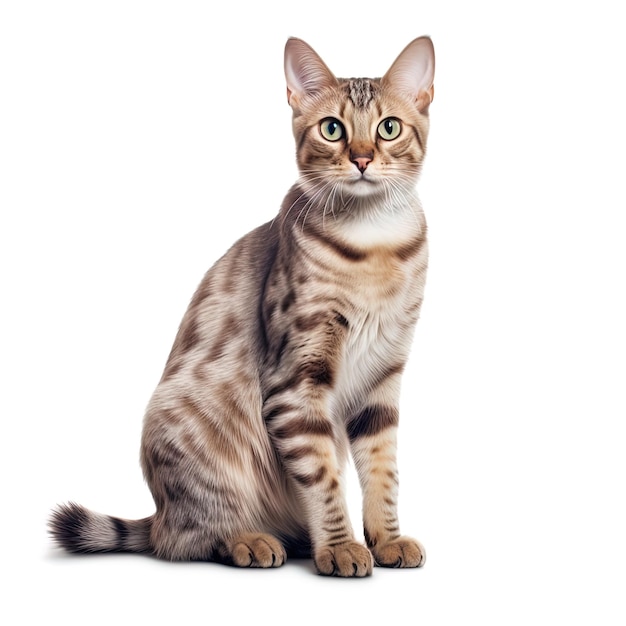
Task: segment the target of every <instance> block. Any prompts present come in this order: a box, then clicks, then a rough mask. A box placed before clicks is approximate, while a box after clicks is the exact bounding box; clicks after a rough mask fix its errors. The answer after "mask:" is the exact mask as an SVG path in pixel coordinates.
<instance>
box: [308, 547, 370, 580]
mask: <svg viewBox="0 0 626 626" xmlns="http://www.w3.org/2000/svg"><path fill="white" fill-rule="evenodd" d="M314 560H315V566H316V567H317V571H318V572H319V573H320V574H322V575H323V576H341V577H345V578H348V577H349V578H352V577H363V576H369V575H370V574H371V573H372V566H373V560H372V554H371V552H370V551H369V550H368V549H367V548H366V547H365V546H363V545H361V544H360V543H357V542H356V541H349V542H346V543H342V544H339V545H336V546H324V547H322V548H320V549H318V550H316V552H315V559H314Z"/></svg>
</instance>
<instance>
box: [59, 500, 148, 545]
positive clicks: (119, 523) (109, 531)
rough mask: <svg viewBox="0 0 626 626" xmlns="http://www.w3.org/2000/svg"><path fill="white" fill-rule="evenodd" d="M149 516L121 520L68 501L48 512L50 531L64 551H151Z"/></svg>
mask: <svg viewBox="0 0 626 626" xmlns="http://www.w3.org/2000/svg"><path fill="white" fill-rule="evenodd" d="M151 528H152V517H146V518H145V519H140V520H125V519H120V518H119V517H112V516H110V515H103V514H101V513H94V512H93V511H90V510H88V509H86V508H85V507H83V506H81V505H79V504H74V503H73V502H70V503H68V504H63V505H61V506H59V507H58V508H57V509H55V510H54V511H53V512H52V515H51V516H50V520H49V529H50V534H51V535H52V537H53V538H54V539H55V541H56V542H57V543H58V544H59V545H60V546H61V547H62V548H65V549H66V550H67V551H68V552H78V553H86V554H90V553H95V552H152V547H151V545H150V529H151Z"/></svg>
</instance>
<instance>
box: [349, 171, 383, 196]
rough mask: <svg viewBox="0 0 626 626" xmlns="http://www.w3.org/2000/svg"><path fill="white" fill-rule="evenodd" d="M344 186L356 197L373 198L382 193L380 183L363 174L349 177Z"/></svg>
mask: <svg viewBox="0 0 626 626" xmlns="http://www.w3.org/2000/svg"><path fill="white" fill-rule="evenodd" d="M346 187H347V189H348V190H349V191H350V194H351V195H352V196H354V197H356V198H369V197H371V198H374V197H377V196H380V195H381V194H382V193H383V186H382V185H381V184H380V183H378V182H376V181H375V180H372V179H371V178H365V177H364V176H361V177H360V178H357V179H350V180H349V181H348V184H347V185H346Z"/></svg>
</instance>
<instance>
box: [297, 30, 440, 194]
mask: <svg viewBox="0 0 626 626" xmlns="http://www.w3.org/2000/svg"><path fill="white" fill-rule="evenodd" d="M434 69H435V57H434V50H433V45H432V42H431V40H430V38H428V37H420V38H418V39H415V40H414V41H412V42H411V43H410V44H409V45H408V46H407V47H406V48H405V49H404V50H403V51H402V52H401V53H400V55H399V56H398V58H397V59H396V60H395V61H394V63H393V64H392V65H391V67H390V68H389V70H388V71H387V73H386V74H385V75H384V76H383V77H382V78H374V79H370V78H350V79H345V78H336V77H335V76H334V74H333V73H332V72H331V71H330V70H329V69H328V67H327V66H326V64H325V63H324V61H322V59H321V58H320V57H319V55H318V54H317V53H316V52H315V51H314V50H313V49H312V48H311V47H310V46H309V45H308V44H307V43H305V42H304V41H302V40H300V39H295V38H292V39H289V40H288V41H287V45H286V47H285V76H286V79H287V99H288V101H289V104H290V106H291V108H292V109H293V131H294V135H295V138H296V145H297V162H298V168H299V170H300V184H301V186H302V187H303V188H304V189H305V190H306V191H307V193H308V194H309V195H311V194H318V195H319V197H320V198H324V197H325V196H326V197H335V198H343V199H344V200H345V199H348V200H350V199H352V200H354V199H359V201H362V202H367V200H368V199H370V198H372V199H373V198H377V197H379V196H382V195H387V196H389V195H390V194H391V195H393V194H398V193H402V192H404V191H405V190H408V189H412V188H413V187H414V185H415V182H416V180H417V177H418V174H419V171H420V167H421V164H422V161H423V158H424V153H425V148H426V138H427V135H428V107H429V105H430V103H431V101H432V99H433V94H434V89H433V78H434Z"/></svg>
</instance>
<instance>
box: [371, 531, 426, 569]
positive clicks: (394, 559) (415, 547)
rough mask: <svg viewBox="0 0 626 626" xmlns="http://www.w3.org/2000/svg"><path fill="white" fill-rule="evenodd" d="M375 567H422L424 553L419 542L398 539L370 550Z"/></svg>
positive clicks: (406, 538) (409, 539)
mask: <svg viewBox="0 0 626 626" xmlns="http://www.w3.org/2000/svg"><path fill="white" fill-rule="evenodd" d="M372 552H373V553H374V559H375V561H376V565H378V566H380V567H422V566H423V565H424V563H425V562H426V551H425V550H424V547H423V546H422V544H421V543H419V541H416V540H415V539H411V538H410V537H400V538H399V539H396V540H395V541H390V542H389V543H384V544H382V545H378V546H375V547H373V548H372Z"/></svg>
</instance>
